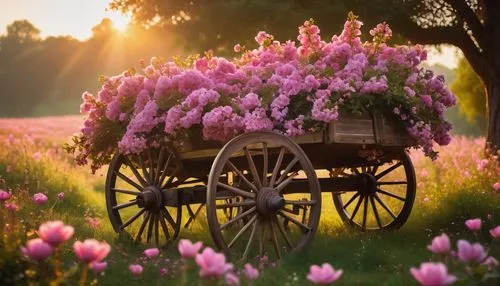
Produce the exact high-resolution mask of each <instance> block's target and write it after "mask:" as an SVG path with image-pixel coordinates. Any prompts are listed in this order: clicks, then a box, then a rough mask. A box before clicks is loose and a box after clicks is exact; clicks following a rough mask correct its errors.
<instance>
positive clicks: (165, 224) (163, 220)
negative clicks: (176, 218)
mask: <svg viewBox="0 0 500 286" xmlns="http://www.w3.org/2000/svg"><path fill="white" fill-rule="evenodd" d="M159 215H160V219H159V221H160V225H161V229H162V230H163V235H165V238H166V239H167V240H170V234H169V233H168V227H167V223H166V222H165V216H164V215H163V212H160V213H159Z"/></svg>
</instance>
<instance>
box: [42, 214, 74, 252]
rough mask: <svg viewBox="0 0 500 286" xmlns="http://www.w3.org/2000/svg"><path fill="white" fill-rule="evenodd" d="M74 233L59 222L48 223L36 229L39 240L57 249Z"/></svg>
mask: <svg viewBox="0 0 500 286" xmlns="http://www.w3.org/2000/svg"><path fill="white" fill-rule="evenodd" d="M74 232H75V230H74V229H73V227H72V226H69V225H64V223H63V222H62V221H60V220H57V221H48V222H46V223H44V224H42V225H40V227H39V228H38V235H39V236H40V238H42V239H43V241H45V242H46V243H48V244H50V245H52V246H53V247H57V246H59V245H60V244H61V243H63V242H65V241H66V240H68V239H70V237H71V236H73V233H74Z"/></svg>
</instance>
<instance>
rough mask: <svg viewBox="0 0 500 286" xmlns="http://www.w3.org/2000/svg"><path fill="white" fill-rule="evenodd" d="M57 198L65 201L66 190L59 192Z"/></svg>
mask: <svg viewBox="0 0 500 286" xmlns="http://www.w3.org/2000/svg"><path fill="white" fill-rule="evenodd" d="M57 199H58V200H60V201H64V192H60V193H59V194H57Z"/></svg>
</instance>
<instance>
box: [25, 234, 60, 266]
mask: <svg viewBox="0 0 500 286" xmlns="http://www.w3.org/2000/svg"><path fill="white" fill-rule="evenodd" d="M53 250H54V249H53V248H52V246H50V244H48V243H46V242H44V241H43V240H42V239H41V238H35V239H32V240H28V242H26V247H21V251H22V253H23V254H24V255H26V256H29V257H31V258H33V259H35V260H38V261H41V260H44V259H45V258H47V257H49V256H50V255H52V252H53Z"/></svg>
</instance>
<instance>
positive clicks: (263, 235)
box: [259, 223, 266, 257]
mask: <svg viewBox="0 0 500 286" xmlns="http://www.w3.org/2000/svg"><path fill="white" fill-rule="evenodd" d="M259 228H260V238H259V256H260V257H263V256H264V241H265V240H266V228H265V227H264V224H262V223H261V224H260V225H259Z"/></svg>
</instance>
